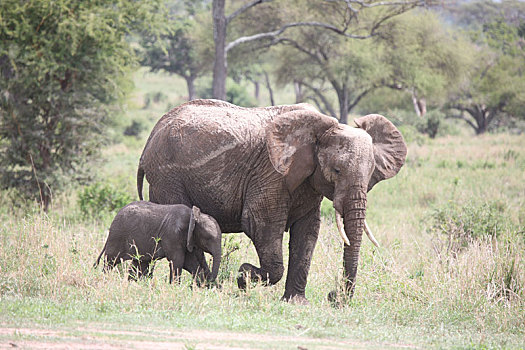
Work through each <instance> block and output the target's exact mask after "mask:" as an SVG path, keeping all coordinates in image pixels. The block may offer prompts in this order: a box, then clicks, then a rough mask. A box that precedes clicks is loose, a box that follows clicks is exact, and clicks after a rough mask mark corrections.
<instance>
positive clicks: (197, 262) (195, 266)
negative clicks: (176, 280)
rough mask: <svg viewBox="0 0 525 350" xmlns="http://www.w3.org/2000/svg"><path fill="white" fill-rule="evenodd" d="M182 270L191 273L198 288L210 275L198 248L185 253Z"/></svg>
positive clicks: (202, 253)
mask: <svg viewBox="0 0 525 350" xmlns="http://www.w3.org/2000/svg"><path fill="white" fill-rule="evenodd" d="M184 269H185V270H186V271H188V272H189V273H191V275H192V276H193V278H194V279H195V281H196V282H197V285H198V286H202V285H204V284H205V282H206V280H207V279H208V276H210V274H211V272H210V269H209V267H208V264H207V263H206V259H205V257H204V252H203V251H202V249H200V248H198V247H195V248H194V249H193V252H191V253H190V252H186V257H185V259H184Z"/></svg>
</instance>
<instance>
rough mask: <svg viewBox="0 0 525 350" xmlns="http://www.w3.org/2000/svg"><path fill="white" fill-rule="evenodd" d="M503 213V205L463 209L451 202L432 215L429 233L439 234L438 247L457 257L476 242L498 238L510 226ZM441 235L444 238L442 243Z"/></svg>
mask: <svg viewBox="0 0 525 350" xmlns="http://www.w3.org/2000/svg"><path fill="white" fill-rule="evenodd" d="M505 212H506V207H505V205H504V204H503V203H501V202H498V201H492V202H485V203H482V204H480V205H475V204H466V205H463V206H459V205H457V204H456V203H452V202H450V203H449V204H448V205H446V206H445V207H443V208H439V209H435V210H434V212H433V213H432V214H431V226H430V231H431V232H433V233H436V234H437V235H438V237H436V238H437V241H438V242H440V243H441V244H440V248H444V249H445V250H446V251H447V252H448V253H451V254H452V255H457V254H458V253H459V252H460V251H461V250H462V249H463V248H465V247H467V246H468V245H469V244H470V243H471V242H473V241H475V240H482V239H487V238H489V239H493V238H498V237H500V236H501V234H502V232H504V230H506V229H508V228H509V225H510V220H509V219H508V217H507V216H506V215H505ZM440 236H441V237H443V236H444V237H445V242H443V241H442V240H441V239H440ZM439 250H440V251H441V250H443V249H439Z"/></svg>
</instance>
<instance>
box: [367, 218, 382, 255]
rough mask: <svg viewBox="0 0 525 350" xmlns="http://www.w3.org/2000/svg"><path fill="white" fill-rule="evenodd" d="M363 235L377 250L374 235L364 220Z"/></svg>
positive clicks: (377, 244) (377, 245)
mask: <svg viewBox="0 0 525 350" xmlns="http://www.w3.org/2000/svg"><path fill="white" fill-rule="evenodd" d="M365 233H366V235H367V236H368V238H370V240H371V241H372V243H374V245H375V246H376V247H378V248H379V243H377V240H376V239H375V237H374V235H373V234H372V231H370V227H368V224H367V223H366V220H365Z"/></svg>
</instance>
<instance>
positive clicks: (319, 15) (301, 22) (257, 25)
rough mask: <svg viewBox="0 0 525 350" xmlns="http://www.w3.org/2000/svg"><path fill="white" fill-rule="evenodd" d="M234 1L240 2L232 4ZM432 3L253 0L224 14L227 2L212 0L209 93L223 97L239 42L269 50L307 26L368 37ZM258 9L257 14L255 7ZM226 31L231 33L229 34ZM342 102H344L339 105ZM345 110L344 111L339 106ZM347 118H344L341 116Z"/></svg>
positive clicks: (419, 0) (421, 0) (410, 0)
mask: <svg viewBox="0 0 525 350" xmlns="http://www.w3.org/2000/svg"><path fill="white" fill-rule="evenodd" d="M234 2H238V1H234ZM432 2H433V0H403V1H380V0H367V1H362V0H333V1H306V0H288V1H286V0H253V1H249V2H242V3H241V4H240V5H237V9H236V10H234V11H233V12H231V13H230V14H229V15H226V5H225V4H226V2H225V0H213V1H212V17H213V37H214V44H215V61H214V70H213V95H214V97H215V98H218V99H225V95H226V89H225V86H226V77H227V71H228V58H227V57H228V52H229V51H231V50H232V49H234V48H236V47H238V46H239V45H241V44H243V45H244V44H246V43H251V42H260V43H261V45H263V46H272V45H275V44H277V43H282V42H285V41H286V39H287V37H286V35H288V33H289V32H290V31H291V29H292V28H296V29H299V30H301V29H303V28H309V29H311V30H314V31H328V32H331V33H334V34H337V35H339V36H341V37H345V38H351V39H364V38H369V37H372V36H374V35H377V34H378V33H379V29H380V28H381V27H382V25H383V24H384V23H386V22H387V21H388V20H389V19H390V18H392V17H395V16H397V15H399V14H401V13H404V12H406V11H409V10H411V9H413V8H415V7H418V6H422V5H425V4H427V3H428V4H430V3H432ZM255 7H256V8H257V12H255V10H253V8H255ZM250 15H256V17H257V19H256V20H254V21H250V22H249V23H250V24H249V26H248V27H243V30H241V31H239V30H237V33H241V34H239V35H235V36H233V38H232V33H234V32H235V30H231V28H230V27H231V26H232V23H234V22H232V21H234V20H235V22H242V20H240V19H241V18H242V17H245V16H250ZM229 32H230V33H229ZM342 102H343V104H344V101H342ZM341 108H342V109H345V107H344V106H343V107H341ZM345 118H346V117H345Z"/></svg>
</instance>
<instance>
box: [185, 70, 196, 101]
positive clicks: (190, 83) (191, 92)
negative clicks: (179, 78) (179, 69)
mask: <svg viewBox="0 0 525 350" xmlns="http://www.w3.org/2000/svg"><path fill="white" fill-rule="evenodd" d="M185 79H186V85H187V87H188V101H191V100H193V99H195V77H194V76H189V77H185Z"/></svg>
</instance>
